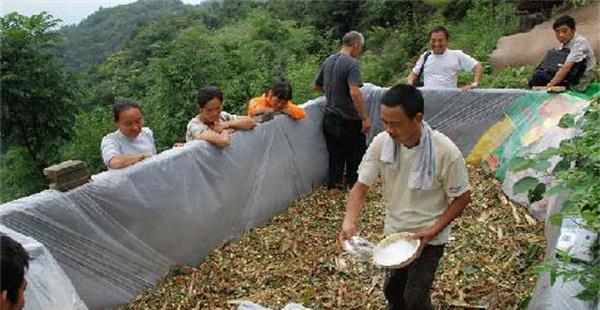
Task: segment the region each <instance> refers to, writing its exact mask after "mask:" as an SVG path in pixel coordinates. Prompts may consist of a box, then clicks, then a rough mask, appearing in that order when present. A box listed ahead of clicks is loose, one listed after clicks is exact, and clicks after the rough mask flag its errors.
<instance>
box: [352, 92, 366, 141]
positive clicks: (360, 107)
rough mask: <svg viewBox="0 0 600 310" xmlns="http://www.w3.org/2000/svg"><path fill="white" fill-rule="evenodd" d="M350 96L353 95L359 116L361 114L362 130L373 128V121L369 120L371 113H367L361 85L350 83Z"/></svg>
mask: <svg viewBox="0 0 600 310" xmlns="http://www.w3.org/2000/svg"><path fill="white" fill-rule="evenodd" d="M350 96H351V97H352V102H354V107H355V108H356V112H358V116H360V119H361V120H362V131H363V132H364V133H366V132H368V131H369V130H371V121H370V120H369V114H367V111H366V109H365V102H364V100H363V96H362V93H361V92H360V87H358V86H356V85H350Z"/></svg>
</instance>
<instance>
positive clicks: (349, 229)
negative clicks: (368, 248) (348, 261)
mask: <svg viewBox="0 0 600 310" xmlns="http://www.w3.org/2000/svg"><path fill="white" fill-rule="evenodd" d="M357 232H358V228H357V227H356V223H354V222H350V221H347V220H345V219H344V223H343V224H342V231H340V235H339V236H338V245H339V246H340V248H341V249H342V250H343V249H344V241H346V240H348V239H350V238H352V236H354V235H356V233H357Z"/></svg>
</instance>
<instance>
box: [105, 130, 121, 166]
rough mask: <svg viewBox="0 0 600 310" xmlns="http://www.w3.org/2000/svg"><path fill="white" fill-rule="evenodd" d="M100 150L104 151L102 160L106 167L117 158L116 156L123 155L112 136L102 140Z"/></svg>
mask: <svg viewBox="0 0 600 310" xmlns="http://www.w3.org/2000/svg"><path fill="white" fill-rule="evenodd" d="M100 149H101V150H102V160H103V161H104V164H105V165H106V167H108V163H109V162H110V161H111V160H112V159H113V158H115V156H117V155H119V154H121V147H120V146H119V144H118V143H117V141H115V140H114V138H113V137H112V136H111V135H106V136H104V138H102V144H100Z"/></svg>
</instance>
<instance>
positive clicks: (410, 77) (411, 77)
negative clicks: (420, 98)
mask: <svg viewBox="0 0 600 310" xmlns="http://www.w3.org/2000/svg"><path fill="white" fill-rule="evenodd" d="M418 79H419V77H418V76H417V75H416V74H415V73H414V72H412V71H411V72H410V74H409V75H408V77H407V78H406V84H408V85H412V86H415V84H416V83H417V80H418Z"/></svg>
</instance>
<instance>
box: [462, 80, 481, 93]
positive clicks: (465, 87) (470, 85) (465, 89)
mask: <svg viewBox="0 0 600 310" xmlns="http://www.w3.org/2000/svg"><path fill="white" fill-rule="evenodd" d="M475 88H479V83H475V82H473V83H471V84H468V85H465V86H463V87H461V88H460V90H462V91H470V90H471V89H475Z"/></svg>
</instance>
